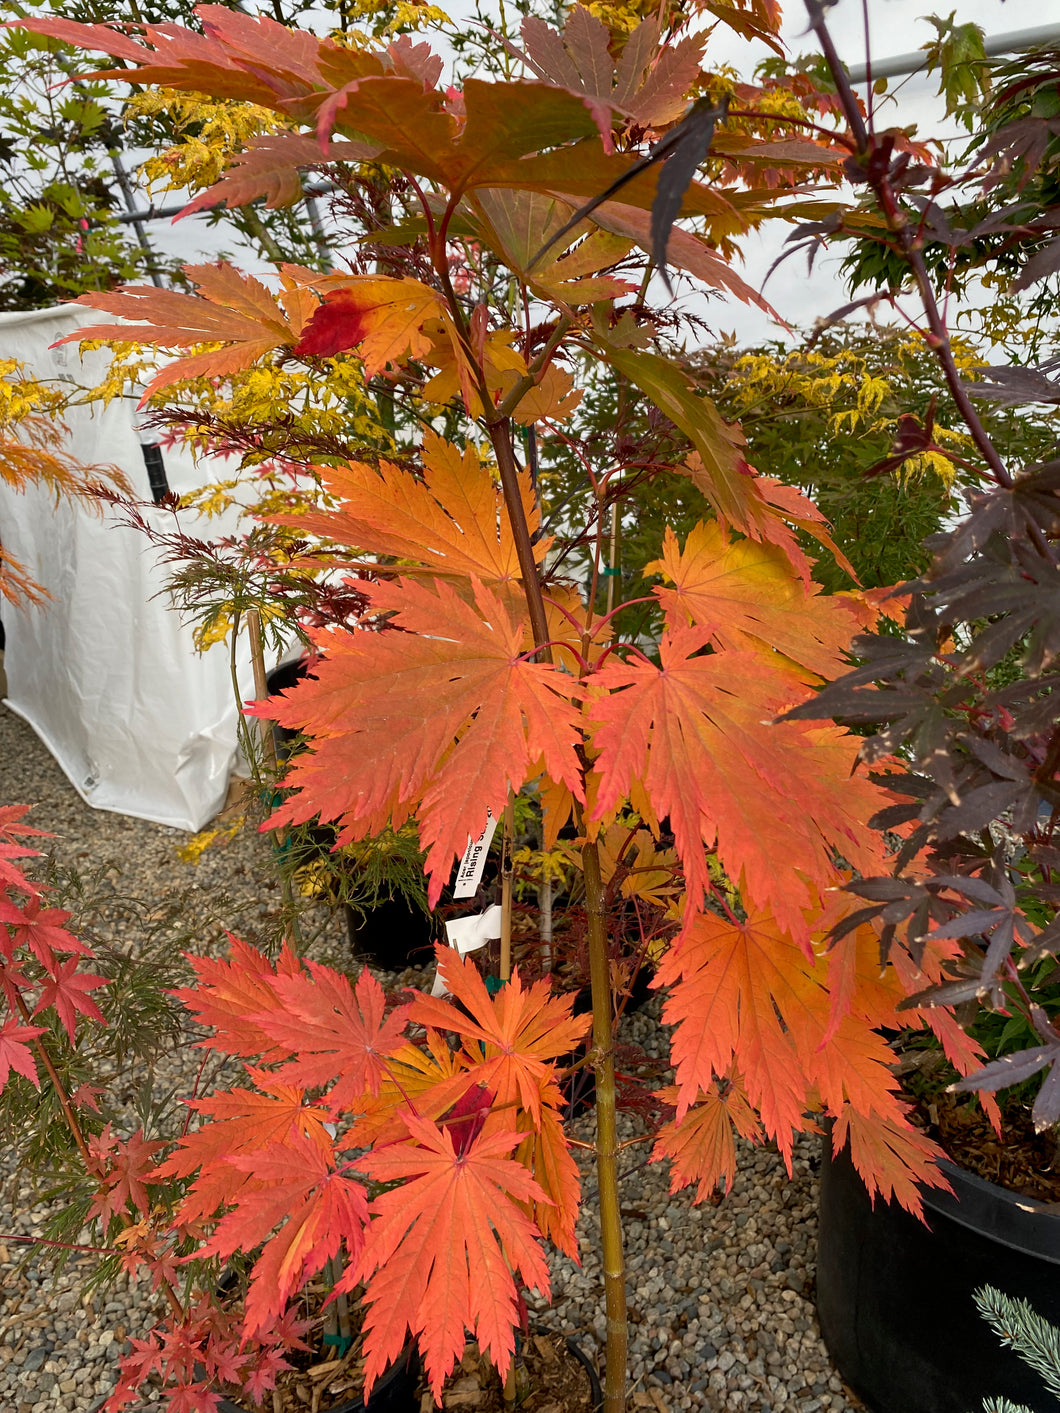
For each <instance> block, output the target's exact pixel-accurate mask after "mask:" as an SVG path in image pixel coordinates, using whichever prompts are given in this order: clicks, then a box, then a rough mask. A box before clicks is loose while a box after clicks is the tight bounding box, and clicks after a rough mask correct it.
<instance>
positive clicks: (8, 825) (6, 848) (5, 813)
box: [0, 805, 52, 894]
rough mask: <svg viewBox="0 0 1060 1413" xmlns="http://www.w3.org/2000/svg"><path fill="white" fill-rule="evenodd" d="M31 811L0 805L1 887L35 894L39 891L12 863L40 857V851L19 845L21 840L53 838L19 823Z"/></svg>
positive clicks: (31, 826)
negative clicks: (17, 860)
mask: <svg viewBox="0 0 1060 1413" xmlns="http://www.w3.org/2000/svg"><path fill="white" fill-rule="evenodd" d="M30 809H31V806H30V805H0V887H3V888H17V889H19V891H20V892H23V893H29V894H34V893H37V892H38V891H39V890H38V889H37V888H36V887H35V886H34V885H33V884H32V883H30V881H29V879H28V878H27V877H26V875H25V874H24V873H23V872H22V870H21V869H18V868H16V867H15V865H14V864H13V863H12V862H11V860H12V859H21V858H39V857H40V850H39V849H27V848H26V847H25V846H24V845H23V844H20V843H19V839H20V838H32V837H37V838H41V839H50V838H51V837H52V836H51V835H50V834H48V833H47V832H46V831H45V830H43V829H37V828H35V827H34V826H33V825H32V824H21V823H19V821H20V820H21V819H23V818H24V817H25V816H26V815H27V814H28V813H29V811H30Z"/></svg>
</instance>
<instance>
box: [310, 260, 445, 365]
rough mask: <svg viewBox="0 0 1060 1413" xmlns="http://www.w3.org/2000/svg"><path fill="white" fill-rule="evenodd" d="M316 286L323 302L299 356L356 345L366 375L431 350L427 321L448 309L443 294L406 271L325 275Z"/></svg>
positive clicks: (324, 353)
mask: <svg viewBox="0 0 1060 1413" xmlns="http://www.w3.org/2000/svg"><path fill="white" fill-rule="evenodd" d="M313 287H314V288H315V289H316V290H317V291H318V292H319V293H320V294H322V295H323V298H324V302H323V304H321V305H319V306H318V308H317V309H316V311H315V313H314V314H313V316H312V318H311V319H310V320H309V321H308V323H307V324H306V326H305V328H304V329H303V331H302V337H301V339H300V340H299V341H298V343H297V344H296V345H295V348H294V350H293V352H294V354H295V356H296V357H298V358H304V357H308V356H313V355H316V356H318V357H323V358H329V357H331V356H332V355H333V354H336V353H341V352H343V351H344V350H346V349H353V348H355V349H356V350H357V352H358V354H359V356H360V357H361V358H362V359H363V360H364V373H365V377H367V378H371V377H373V376H374V374H376V373H378V372H379V370H380V369H381V368H384V367H385V366H386V365H387V364H388V363H400V362H402V361H403V360H405V359H406V358H420V357H422V356H423V355H424V354H425V353H428V352H429V351H430V347H431V340H430V338H429V337H428V335H427V334H425V333H424V332H423V325H424V324H425V323H426V322H427V320H429V319H440V318H443V317H444V316H445V313H446V310H445V305H444V304H443V302H442V299H441V296H440V295H439V294H437V293H436V292H435V291H434V290H432V289H430V288H429V287H428V286H427V285H424V284H421V283H420V281H419V280H410V279H408V278H406V277H404V276H403V277H402V278H401V279H395V278H393V277H392V276H389V275H322V276H319V277H317V278H316V279H314V280H313Z"/></svg>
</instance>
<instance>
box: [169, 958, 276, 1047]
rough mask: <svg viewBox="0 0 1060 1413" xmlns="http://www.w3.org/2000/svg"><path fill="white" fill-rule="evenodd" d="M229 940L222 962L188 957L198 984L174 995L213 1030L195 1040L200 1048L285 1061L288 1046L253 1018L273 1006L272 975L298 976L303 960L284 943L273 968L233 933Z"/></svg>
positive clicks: (271, 964)
mask: <svg viewBox="0 0 1060 1413" xmlns="http://www.w3.org/2000/svg"><path fill="white" fill-rule="evenodd" d="M228 942H229V951H228V956H227V958H225V959H224V960H222V961H215V960H214V959H212V958H210V957H193V956H188V958H187V960H188V961H189V962H190V963H191V965H192V967H193V969H194V971H195V975H196V977H197V979H198V980H197V984H196V985H195V986H188V987H182V988H180V989H178V990H175V991H174V992H173V995H174V996H175V997H176V998H177V999H178V1000H179V1001H182V1002H183V1003H184V1005H185V1006H186V1007H187V1008H188V1010H189V1011H190V1012H191V1014H192V1015H193V1016H195V1017H196V1018H197V1019H198V1021H199V1023H200V1024H201V1025H206V1026H210V1027H211V1028H212V1029H213V1032H214V1033H213V1035H211V1036H208V1037H207V1039H205V1040H201V1041H199V1042H198V1043H199V1044H200V1045H201V1046H202V1048H203V1049H204V1050H221V1051H223V1052H224V1053H225V1054H226V1055H240V1056H242V1057H244V1058H250V1057H253V1056H260V1057H261V1058H262V1059H266V1060H277V1059H284V1058H286V1056H288V1055H289V1054H290V1053H291V1051H290V1049H289V1048H287V1047H286V1046H279V1045H277V1044H276V1042H275V1041H274V1040H272V1039H271V1037H270V1036H268V1035H266V1033H265V1032H264V1031H263V1030H262V1028H261V1027H260V1026H259V1025H258V1024H256V1022H255V1021H254V1019H253V1017H254V1016H256V1015H258V1014H259V1013H260V1012H262V1011H267V1010H269V1009H270V1008H271V1007H272V1006H273V1005H274V1004H275V999H276V996H275V992H274V991H273V989H272V983H273V981H274V980H275V978H276V977H277V976H294V975H297V974H298V973H300V972H301V969H302V963H301V961H300V960H299V959H298V957H297V956H296V955H295V954H294V952H292V951H291V949H290V947H289V946H287V945H286V944H284V949H283V951H282V953H281V954H280V958H279V961H277V963H276V964H275V966H274V965H273V963H272V962H270V961H269V959H268V957H266V956H264V955H263V954H262V953H261V952H258V951H256V950H255V949H254V948H253V947H250V946H248V945H247V943H245V942H241V941H240V940H239V938H238V937H233V936H232V934H231V933H229V934H228Z"/></svg>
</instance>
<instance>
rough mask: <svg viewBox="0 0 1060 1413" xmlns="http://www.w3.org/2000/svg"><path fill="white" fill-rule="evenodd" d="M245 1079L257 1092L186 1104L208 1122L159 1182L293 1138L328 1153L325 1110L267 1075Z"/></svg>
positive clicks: (163, 1167) (253, 1072)
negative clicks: (204, 1116) (294, 1136)
mask: <svg viewBox="0 0 1060 1413" xmlns="http://www.w3.org/2000/svg"><path fill="white" fill-rule="evenodd" d="M247 1074H248V1075H249V1076H250V1078H251V1079H252V1080H253V1081H254V1083H255V1084H257V1085H258V1087H259V1088H258V1090H253V1089H227V1090H224V1091H223V1092H221V1093H218V1094H212V1095H211V1096H210V1097H209V1098H207V1099H190V1100H188V1107H189V1108H190V1109H193V1110H194V1111H195V1112H196V1113H197V1114H203V1115H206V1116H207V1122H204V1123H202V1124H201V1125H200V1127H199V1128H196V1129H191V1130H190V1131H189V1132H188V1133H186V1134H184V1135H183V1137H182V1138H181V1140H180V1143H179V1144H178V1146H177V1149H176V1151H175V1152H173V1153H171V1154H170V1155H169V1157H168V1158H166V1159H165V1161H164V1162H162V1163H160V1164H159V1165H158V1168H157V1170H156V1171H157V1173H158V1176H159V1177H190V1176H191V1174H192V1173H193V1172H195V1170H196V1169H197V1168H207V1167H210V1166H211V1165H212V1164H214V1163H221V1164H225V1163H227V1162H228V1160H229V1159H230V1158H232V1157H234V1156H235V1155H237V1154H240V1153H255V1152H258V1151H259V1150H260V1149H262V1148H266V1147H268V1145H269V1144H273V1143H283V1142H285V1141H286V1139H287V1138H288V1137H290V1135H291V1134H292V1133H298V1134H302V1135H303V1136H304V1137H306V1138H308V1139H309V1141H310V1142H312V1143H316V1144H317V1146H318V1147H320V1148H321V1149H323V1150H327V1151H330V1147H331V1140H330V1139H329V1138H328V1135H327V1131H326V1129H325V1127H324V1126H325V1124H326V1123H327V1122H328V1119H329V1113H328V1110H327V1109H324V1108H321V1107H319V1106H317V1105H314V1104H307V1103H306V1097H305V1094H304V1092H303V1091H302V1090H301V1089H299V1088H296V1087H295V1086H293V1085H290V1084H283V1083H282V1082H280V1081H279V1080H278V1079H277V1077H276V1076H275V1075H273V1074H270V1073H268V1072H266V1071H264V1070H257V1069H254V1068H253V1067H251V1066H248V1068H247Z"/></svg>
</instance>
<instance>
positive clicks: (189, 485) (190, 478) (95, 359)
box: [0, 305, 254, 830]
mask: <svg viewBox="0 0 1060 1413" xmlns="http://www.w3.org/2000/svg"><path fill="white" fill-rule="evenodd" d="M98 319H99V315H98V314H97V313H95V312H94V311H92V310H88V309H84V308H81V307H80V306H76V305H65V306H61V307H60V308H57V309H44V310H34V311H32V312H29V313H8V314H0V357H4V358H18V359H21V360H22V362H23V363H24V364H25V365H26V369H27V372H29V373H30V374H31V375H33V376H34V377H37V378H39V379H54V378H61V379H72V380H73V381H75V382H76V383H79V384H81V385H83V386H86V387H91V386H93V384H94V383H96V382H98V381H100V379H101V378H102V376H103V372H104V369H105V367H106V363H107V357H108V355H107V354H106V353H105V352H99V353H90V354H86V356H85V360H84V365H82V362H81V359H80V356H79V354H78V350H77V345H76V343H75V344H66V345H64V346H63V347H62V348H57V349H50V348H49V345H51V344H53V343H54V342H55V340H56V339H59V338H61V337H62V336H63V335H64V334H66V333H69V332H70V331H71V330H73V329H75V328H77V327H79V326H82V325H85V324H88V323H92V322H95V321H98ZM65 420H66V423H67V425H68V426H69V428H70V441H69V443H68V450H69V451H70V452H71V453H72V454H73V455H74V456H76V457H77V458H78V460H80V461H82V462H86V463H93V462H95V463H109V464H112V465H116V466H118V467H120V469H121V470H122V471H123V472H124V473H125V475H126V477H127V478H128V480H129V482H130V484H131V486H132V487H133V490H134V492H135V493H136V495H137V496H138V497H142V498H143V499H145V500H150V492H149V489H148V480H147V471H146V469H145V466H144V458H143V453H142V451H141V448H140V442H139V438H138V435H137V431H136V418H135V403H134V402H133V400H132V399H124V400H122V399H116V400H115V401H113V402H112V403H111V404H110V406H109V407H108V408H106V409H105V410H104V409H102V408H100V407H98V406H97V407H95V408H92V409H89V408H71V409H70V411H69V412H68V413H67V415H66V418H65ZM164 458H165V469H166V475H167V478H168V481H169V485H170V488H171V489H172V490H174V491H176V492H177V493H178V494H183V493H186V492H188V491H191V490H193V489H194V488H196V487H198V486H201V485H203V484H204V483H205V482H207V481H209V480H211V479H214V476H215V474H216V471H215V470H214V471H211V467H210V463H209V462H208V461H204V462H202V463H200V464H196V462H195V461H194V460H193V458H192V457H191V456H190V455H189V454H187V453H185V452H178V451H168V450H167V451H165V452H164ZM216 467H217V463H216V462H215V463H214V468H216ZM143 513H144V515H145V517H146V518H147V519H148V520H149V521H150V522H151V523H153V524H154V525H156V526H158V527H159V528H160V529H172V528H173V516H172V514H171V513H170V512H169V511H164V510H161V509H155V508H154V507H148V508H145V509H144V511H143ZM234 516H235V512H231V513H230V515H229V517H228V519H227V520H226V519H224V518H222V519H220V520H216V519H215V520H210V521H208V522H206V521H200V520H199V519H198V518H197V517H192V516H190V515H187V514H185V515H183V516H181V517H180V519H181V525H182V528H183V529H184V530H186V531H187V532H188V533H189V534H192V535H196V536H201V537H203V538H216V537H217V536H219V535H222V534H226V533H231V532H232V531H233V530H234V529H235V520H234ZM0 541H2V542H3V545H4V548H5V549H6V550H7V551H8V552H9V553H10V554H12V555H14V557H15V558H16V559H17V560H19V561H21V563H22V564H23V565H24V566H25V567H26V569H27V570H28V571H29V573H30V575H31V576H32V577H33V578H34V579H36V581H37V582H38V583H39V584H42V585H43V586H44V587H45V588H46V589H47V590H48V591H49V593H50V594H51V595H52V601H51V602H50V603H48V604H46V605H45V606H44V607H42V608H34V607H29V608H18V609H16V608H13V607H12V606H11V605H9V604H5V605H4V606H3V610H2V611H3V619H4V629H5V633H6V637H7V648H6V653H5V668H6V672H7V682H8V695H7V698H6V703H7V705H8V706H9V707H10V708H11V709H12V710H13V711H16V712H18V714H19V715H20V716H22V717H24V718H25V719H26V720H27V721H28V722H29V723H30V725H31V726H32V727H33V729H34V730H35V731H36V732H37V734H38V736H40V738H41V740H42V741H43V742H44V743H45V745H46V746H47V747H48V749H49V750H50V751H51V753H52V755H53V756H54V757H55V759H56V760H57V761H58V762H59V764H60V765H61V766H62V768H63V770H64V771H65V772H66V774H67V776H68V777H69V779H70V782H71V784H72V785H73V786H74V788H75V789H76V790H77V792H78V794H80V796H81V797H82V799H84V800H85V801H86V802H87V803H88V804H90V805H92V806H94V807H95V808H97V809H103V810H113V811H116V812H117V813H119V814H128V815H134V816H136V817H138V818H140V819H149V820H153V821H154V822H155V823H158V824H167V825H171V826H173V827H175V828H178V829H191V830H197V829H201V828H202V827H203V825H204V824H206V823H207V822H208V821H209V820H210V819H211V818H212V817H213V816H214V815H215V814H216V813H217V812H218V810H219V809H220V808H221V806H222V805H223V803H224V799H225V794H226V791H227V788H228V779H229V775H230V773H231V770H232V767H233V765H234V763H235V761H236V757H237V744H236V722H237V709H236V704H235V699H234V694H233V690H232V680H231V675H230V669H229V649H228V646H227V645H226V644H216V645H215V646H214V647H212V648H210V649H209V650H208V651H207V652H206V653H204V654H202V655H200V654H199V653H197V652H196V650H195V648H194V645H193V642H192V627H191V625H190V624H184V623H182V622H181V621H180V618H179V616H178V614H177V613H176V612H175V611H174V610H173V609H172V608H171V607H169V601H168V598H167V596H166V595H165V594H164V593H162V594H161V595H160V594H159V591H160V590H161V589H162V588H163V585H164V583H165V580H166V569H165V566H162V565H159V564H158V563H157V558H158V552H157V551H156V550H155V549H154V548H152V546H151V545H150V543H149V542H148V540H147V539H146V537H145V536H144V535H142V534H141V533H139V532H138V531H136V530H134V529H132V528H129V527H128V526H125V525H123V524H121V523H120V522H119V517H118V516H117V515H116V514H115V513H114V512H113V511H111V510H110V509H109V508H107V509H105V510H104V513H103V515H102V516H100V515H99V514H98V513H96V512H94V511H93V510H92V509H90V508H89V507H87V506H84V505H80V504H77V503H76V502H74V503H71V502H69V501H66V500H61V501H60V502H59V503H58V504H56V501H55V497H54V496H53V495H51V494H49V493H48V492H47V491H46V490H45V489H43V488H34V487H31V488H30V490H29V491H28V492H27V493H26V494H18V495H16V494H15V493H14V492H13V491H12V490H10V489H9V488H6V487H5V486H4V485H3V484H2V483H0ZM241 637H242V635H241ZM239 684H240V691H241V694H242V695H243V697H244V699H249V698H250V697H252V696H253V695H254V693H253V675H252V673H251V669H250V659H249V651H248V649H247V647H246V643H245V640H244V641H242V642H241V643H240V653H239ZM0 779H2V768H0ZM3 802H4V800H3V790H2V789H0V803H3ZM27 803H32V801H28V802H27Z"/></svg>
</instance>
